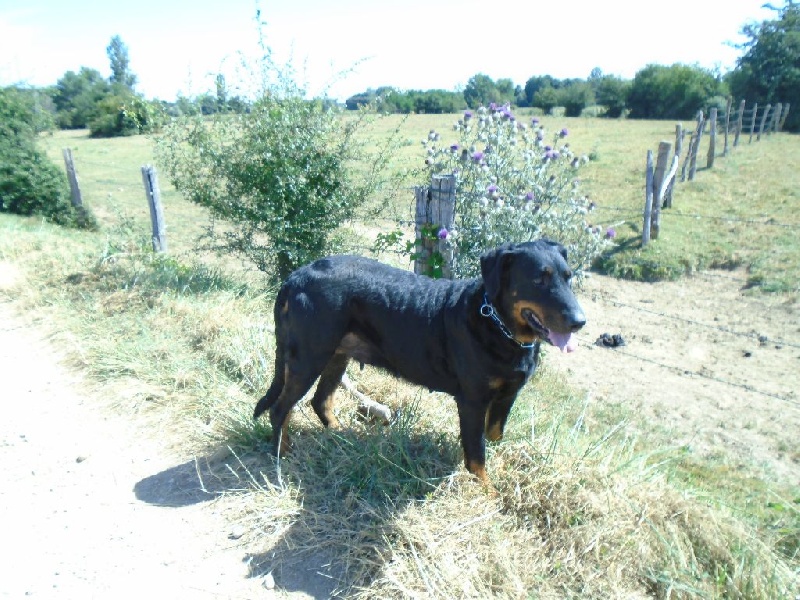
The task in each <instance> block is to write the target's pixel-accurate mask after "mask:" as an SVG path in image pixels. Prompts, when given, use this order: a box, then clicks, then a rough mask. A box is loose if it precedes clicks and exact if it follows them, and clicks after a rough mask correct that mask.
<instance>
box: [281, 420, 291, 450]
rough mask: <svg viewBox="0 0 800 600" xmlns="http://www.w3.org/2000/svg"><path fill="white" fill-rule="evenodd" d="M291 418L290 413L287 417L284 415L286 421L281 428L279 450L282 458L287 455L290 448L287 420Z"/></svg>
mask: <svg viewBox="0 0 800 600" xmlns="http://www.w3.org/2000/svg"><path fill="white" fill-rule="evenodd" d="M290 416H291V411H290V412H289V414H288V415H286V420H284V422H283V426H282V427H281V449H280V453H281V456H284V455H286V454H288V453H289V450H291V448H292V443H291V440H290V439H289V418H290Z"/></svg>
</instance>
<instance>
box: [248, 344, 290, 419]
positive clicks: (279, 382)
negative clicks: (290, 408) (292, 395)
mask: <svg viewBox="0 0 800 600" xmlns="http://www.w3.org/2000/svg"><path fill="white" fill-rule="evenodd" d="M282 346H283V344H281V343H280V342H278V347H277V349H276V350H275V376H274V377H273V378H272V384H271V385H270V386H269V389H268V390H267V393H266V394H264V397H263V398H261V400H259V401H258V404H256V409H255V411H253V418H254V419H257V418H258V417H260V416H261V415H262V414H264V412H266V411H267V410H269V409H270V408H272V405H273V404H275V402H276V401H277V400H278V397H279V396H280V395H281V392H282V391H283V386H284V384H285V382H286V380H285V376H284V373H285V368H284V360H283V348H282Z"/></svg>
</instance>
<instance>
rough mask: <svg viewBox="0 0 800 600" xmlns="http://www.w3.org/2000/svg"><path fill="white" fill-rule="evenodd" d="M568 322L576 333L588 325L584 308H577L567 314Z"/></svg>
mask: <svg viewBox="0 0 800 600" xmlns="http://www.w3.org/2000/svg"><path fill="white" fill-rule="evenodd" d="M567 324H568V325H569V330H570V331H571V332H572V333H574V332H576V331H578V330H579V329H580V328H581V327H583V326H584V325H586V315H585V314H583V311H582V310H577V311H575V312H573V313H571V314H569V315H567Z"/></svg>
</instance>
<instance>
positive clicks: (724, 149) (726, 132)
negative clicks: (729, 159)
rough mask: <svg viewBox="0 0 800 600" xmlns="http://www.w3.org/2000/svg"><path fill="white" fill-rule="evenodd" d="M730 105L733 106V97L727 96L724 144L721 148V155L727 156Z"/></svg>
mask: <svg viewBox="0 0 800 600" xmlns="http://www.w3.org/2000/svg"><path fill="white" fill-rule="evenodd" d="M731 106H733V98H732V97H731V96H728V104H727V106H726V107H725V145H724V147H723V148H722V156H728V133H729V130H730V128H731Z"/></svg>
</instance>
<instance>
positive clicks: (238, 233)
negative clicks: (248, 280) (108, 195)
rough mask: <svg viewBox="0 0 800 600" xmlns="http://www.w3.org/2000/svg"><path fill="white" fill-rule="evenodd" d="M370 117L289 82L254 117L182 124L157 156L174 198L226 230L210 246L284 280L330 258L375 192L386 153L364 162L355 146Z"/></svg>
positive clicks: (214, 231) (215, 233)
mask: <svg viewBox="0 0 800 600" xmlns="http://www.w3.org/2000/svg"><path fill="white" fill-rule="evenodd" d="M366 119H367V113H366V111H361V112H360V113H358V115H357V116H353V115H349V116H347V117H343V116H342V115H341V113H339V112H338V111H337V110H336V109H334V108H331V107H329V106H326V105H325V104H324V103H322V102H319V101H308V100H305V99H304V98H303V97H302V95H301V94H300V92H299V90H297V89H296V88H294V87H293V86H292V85H291V83H287V82H286V81H284V82H283V88H282V89H279V90H276V89H272V90H268V91H266V92H265V93H264V95H263V96H262V97H261V98H260V99H259V100H258V101H257V102H256V103H255V104H254V105H253V107H252V110H251V112H250V113H248V114H241V115H228V116H221V115H217V116H216V117H214V119H213V120H212V121H204V120H203V119H202V118H201V117H190V118H183V119H180V120H176V121H175V122H174V123H173V124H172V125H170V126H169V127H168V128H167V129H166V130H165V134H164V136H162V138H161V140H160V142H159V144H158V145H157V154H158V156H159V161H160V162H161V163H162V164H163V165H164V167H165V171H166V173H167V174H168V176H169V178H170V181H171V182H172V183H173V185H174V186H175V187H176V189H177V190H178V191H180V192H181V193H182V194H184V195H185V196H186V197H187V198H188V199H190V200H191V201H193V202H195V203H197V204H199V205H201V206H204V207H206V208H207V209H208V210H209V211H210V213H211V216H212V218H214V219H222V220H224V221H226V222H227V224H225V225H223V226H222V227H214V226H213V224H212V227H211V228H210V229H209V236H210V239H211V240H212V245H213V247H214V248H215V249H217V250H222V251H225V252H230V253H234V254H238V255H240V256H243V257H245V258H246V259H248V260H250V261H252V262H253V263H254V264H255V265H256V266H257V267H258V268H259V269H260V270H262V271H264V272H266V273H268V274H270V275H271V276H272V278H273V280H275V281H282V280H283V279H285V278H286V277H287V276H288V275H289V273H291V272H292V271H293V270H294V269H296V268H297V267H299V266H301V265H303V264H305V263H307V262H309V261H311V260H314V259H316V258H319V257H321V256H324V255H325V254H328V253H330V252H332V251H334V250H335V247H334V246H335V245H336V236H335V233H336V231H337V229H338V228H339V227H340V226H341V225H342V224H343V223H345V222H346V221H348V220H350V219H353V218H354V217H355V216H356V215H357V213H358V211H359V209H360V208H361V207H362V206H363V205H364V203H365V202H366V201H367V199H368V198H369V197H370V195H371V193H372V192H373V191H374V190H375V188H376V186H377V185H378V182H379V177H380V175H381V173H382V172H383V167H384V166H385V165H386V161H387V158H386V157H387V155H388V153H387V152H385V151H381V152H378V153H377V154H374V155H370V156H367V155H366V152H365V151H364V150H363V144H362V143H361V142H359V141H358V140H357V139H356V134H357V132H358V131H359V130H360V129H361V128H362V127H363V126H364V125H365V124H366V122H367V121H366ZM356 167H358V168H360V170H359V171H358V172H357V173H356V170H355V169H356ZM228 225H232V226H228Z"/></svg>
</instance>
